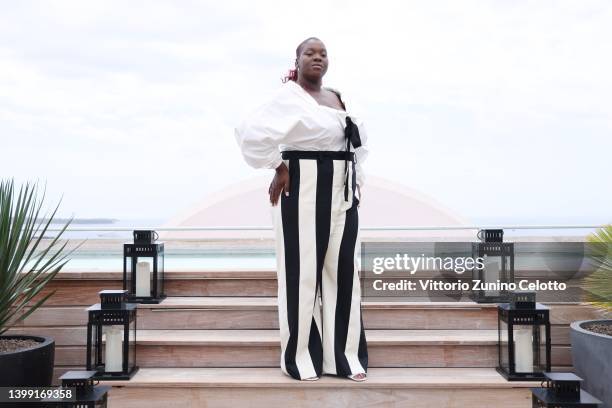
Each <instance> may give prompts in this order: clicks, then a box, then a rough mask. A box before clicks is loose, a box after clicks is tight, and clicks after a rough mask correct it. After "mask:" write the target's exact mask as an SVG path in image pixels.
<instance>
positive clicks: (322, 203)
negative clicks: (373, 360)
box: [271, 151, 368, 379]
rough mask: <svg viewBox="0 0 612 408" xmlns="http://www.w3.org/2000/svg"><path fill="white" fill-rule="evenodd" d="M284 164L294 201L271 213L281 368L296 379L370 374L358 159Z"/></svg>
mask: <svg viewBox="0 0 612 408" xmlns="http://www.w3.org/2000/svg"><path fill="white" fill-rule="evenodd" d="M347 155H348V156H347ZM282 157H283V161H284V162H285V164H286V165H287V167H288V168H289V179H290V181H289V182H290V188H289V196H288V197H287V196H285V194H284V193H281V198H280V200H279V203H278V204H277V205H276V206H272V210H271V211H272V218H273V223H274V229H275V235H276V260H277V273H278V317H279V328H280V336H281V358H280V360H281V361H280V364H281V369H282V371H283V373H285V374H287V375H289V376H291V377H293V378H295V379H304V378H309V377H314V376H321V375H322V374H332V375H338V376H348V375H354V374H358V373H365V372H367V365H368V352H367V343H366V337H365V331H364V326H363V319H362V313H361V288H360V284H359V265H360V262H359V245H358V243H359V218H358V212H357V205H358V204H359V200H358V198H357V197H356V194H355V187H356V175H355V162H354V153H346V152H331V151H321V152H313V151H285V152H282ZM347 157H349V158H350V160H349V161H348V162H347V161H345V159H346V158H347ZM345 165H346V166H347V168H346V171H347V172H348V196H346V195H345V180H346V172H345Z"/></svg>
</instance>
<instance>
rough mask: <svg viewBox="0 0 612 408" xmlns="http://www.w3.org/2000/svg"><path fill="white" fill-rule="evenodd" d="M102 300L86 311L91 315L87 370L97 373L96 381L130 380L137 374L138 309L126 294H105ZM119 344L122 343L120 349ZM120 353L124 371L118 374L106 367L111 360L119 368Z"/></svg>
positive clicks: (88, 326)
mask: <svg viewBox="0 0 612 408" xmlns="http://www.w3.org/2000/svg"><path fill="white" fill-rule="evenodd" d="M100 299H101V302H100V303H96V304H95V305H93V306H90V307H89V308H88V309H87V311H88V313H89V318H88V322H87V370H88V371H96V375H95V379H97V380H129V379H130V378H132V377H133V376H134V374H135V373H136V371H137V370H138V366H137V365H136V327H137V324H136V311H137V305H136V304H134V303H127V291H126V290H103V291H101V292H100ZM111 327H113V329H111V330H113V336H112V340H111V338H110V335H109V328H111ZM105 328H106V329H107V330H105ZM119 328H121V329H122V330H123V334H121V333H119V335H117V331H118V330H119ZM105 331H106V333H104V332H105ZM103 335H104V337H105V338H104V339H103ZM119 341H120V342H121V343H120V345H119V347H118V343H119ZM117 353H120V354H121V357H120V359H121V369H119V370H116V369H114V368H115V367H111V368H109V367H108V366H107V363H108V362H109V359H112V360H113V363H114V365H117V361H116V360H117V356H116V354H117ZM111 354H112V357H111V356H110V355H111ZM117 368H118V367H117Z"/></svg>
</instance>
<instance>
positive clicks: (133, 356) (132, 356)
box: [128, 319, 136, 371]
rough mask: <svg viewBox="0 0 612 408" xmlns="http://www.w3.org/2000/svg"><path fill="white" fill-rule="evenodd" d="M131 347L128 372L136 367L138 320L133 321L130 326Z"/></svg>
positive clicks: (129, 349) (129, 348)
mask: <svg viewBox="0 0 612 408" xmlns="http://www.w3.org/2000/svg"><path fill="white" fill-rule="evenodd" d="M129 333H130V337H129V345H128V371H131V370H132V368H134V366H135V365H136V319H132V321H131V322H130V325H129Z"/></svg>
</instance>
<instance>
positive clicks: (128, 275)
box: [123, 257, 132, 293]
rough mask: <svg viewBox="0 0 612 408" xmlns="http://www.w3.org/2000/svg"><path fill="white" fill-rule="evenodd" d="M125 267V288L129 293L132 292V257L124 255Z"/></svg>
mask: <svg viewBox="0 0 612 408" xmlns="http://www.w3.org/2000/svg"><path fill="white" fill-rule="evenodd" d="M123 263H124V268H125V288H124V290H127V291H128V293H132V258H131V257H124V258H123Z"/></svg>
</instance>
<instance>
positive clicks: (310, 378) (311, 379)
mask: <svg viewBox="0 0 612 408" xmlns="http://www.w3.org/2000/svg"><path fill="white" fill-rule="evenodd" d="M318 379H319V377H316V376H315V377H308V378H302V381H317V380H318Z"/></svg>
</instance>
